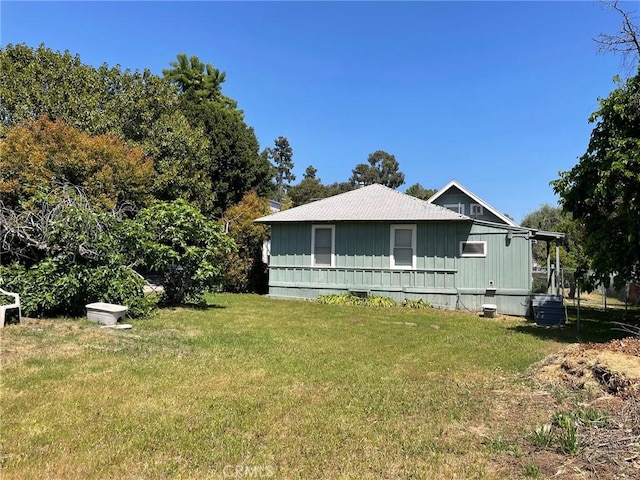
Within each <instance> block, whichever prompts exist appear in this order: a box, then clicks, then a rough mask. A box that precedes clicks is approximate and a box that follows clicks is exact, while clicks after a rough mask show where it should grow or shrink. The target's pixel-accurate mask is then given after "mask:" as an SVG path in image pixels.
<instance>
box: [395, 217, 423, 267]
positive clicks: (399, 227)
mask: <svg viewBox="0 0 640 480" xmlns="http://www.w3.org/2000/svg"><path fill="white" fill-rule="evenodd" d="M396 230H411V265H396V260H395V256H394V255H393V251H394V249H395V243H396ZM389 238H390V241H389V245H390V247H391V248H390V252H389V264H390V267H391V268H394V269H396V270H414V269H415V268H416V248H417V238H418V235H417V228H416V225H415V224H411V223H398V224H392V225H391V228H390V229H389Z"/></svg>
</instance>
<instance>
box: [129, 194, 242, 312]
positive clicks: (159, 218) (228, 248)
mask: <svg viewBox="0 0 640 480" xmlns="http://www.w3.org/2000/svg"><path fill="white" fill-rule="evenodd" d="M131 228H132V230H135V231H136V232H137V235H139V236H140V238H139V242H140V248H141V255H142V263H143V264H144V266H145V267H146V268H147V269H149V271H150V272H152V273H157V274H159V275H162V276H163V277H164V293H163V294H162V297H161V298H160V303H161V304H163V305H180V304H182V303H185V302H186V303H200V302H202V301H204V297H203V295H204V294H205V293H206V292H208V291H211V290H213V289H215V288H216V287H217V286H219V285H220V283H221V282H222V275H223V264H224V258H225V256H227V255H228V254H229V253H231V252H233V251H235V244H234V242H233V240H232V239H231V238H229V237H228V236H227V235H225V234H224V233H223V231H222V227H221V226H220V224H218V223H216V222H212V221H210V220H208V219H207V218H206V217H205V216H204V215H203V214H202V213H201V212H200V210H198V209H197V208H195V207H192V206H191V205H189V204H188V203H187V202H186V201H184V200H176V201H174V202H158V203H156V204H155V205H153V206H151V207H149V208H145V209H144V210H141V211H140V213H139V214H138V215H137V217H136V219H135V222H131Z"/></svg>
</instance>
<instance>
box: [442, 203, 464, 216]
mask: <svg viewBox="0 0 640 480" xmlns="http://www.w3.org/2000/svg"><path fill="white" fill-rule="evenodd" d="M444 208H448V209H449V210H453V211H454V212H456V213H459V214H460V215H464V203H448V204H446V205H445V206H444Z"/></svg>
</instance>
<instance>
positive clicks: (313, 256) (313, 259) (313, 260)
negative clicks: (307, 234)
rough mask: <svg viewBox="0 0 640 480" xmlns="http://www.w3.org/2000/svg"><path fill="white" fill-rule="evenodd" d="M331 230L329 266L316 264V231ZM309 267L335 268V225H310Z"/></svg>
mask: <svg viewBox="0 0 640 480" xmlns="http://www.w3.org/2000/svg"><path fill="white" fill-rule="evenodd" d="M317 229H325V230H326V229H330V230H331V264H330V265H327V264H326V263H320V264H318V263H316V248H315V247H316V230H317ZM311 266H313V267H335V266H336V226H335V225H311Z"/></svg>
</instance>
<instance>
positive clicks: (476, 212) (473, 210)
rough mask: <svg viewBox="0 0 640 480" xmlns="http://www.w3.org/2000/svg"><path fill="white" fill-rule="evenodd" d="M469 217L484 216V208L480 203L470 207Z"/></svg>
mask: <svg viewBox="0 0 640 480" xmlns="http://www.w3.org/2000/svg"><path fill="white" fill-rule="evenodd" d="M469 215H471V216H472V217H477V216H482V215H484V207H483V206H482V205H480V204H479V203H472V204H471V205H470V206H469Z"/></svg>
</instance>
